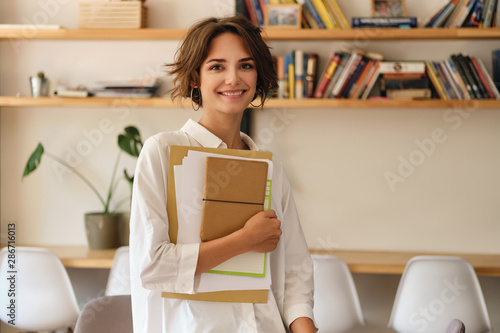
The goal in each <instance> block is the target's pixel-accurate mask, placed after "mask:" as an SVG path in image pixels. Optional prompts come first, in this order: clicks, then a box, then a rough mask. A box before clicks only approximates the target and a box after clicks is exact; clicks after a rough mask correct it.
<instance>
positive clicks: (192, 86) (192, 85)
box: [191, 82, 199, 88]
mask: <svg viewBox="0 0 500 333" xmlns="http://www.w3.org/2000/svg"><path fill="white" fill-rule="evenodd" d="M191 88H199V86H198V85H197V84H196V83H194V82H191Z"/></svg>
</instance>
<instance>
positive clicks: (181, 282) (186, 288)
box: [175, 244, 200, 294]
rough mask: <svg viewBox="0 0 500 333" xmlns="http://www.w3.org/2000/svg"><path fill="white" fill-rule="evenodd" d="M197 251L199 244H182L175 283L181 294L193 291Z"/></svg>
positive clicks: (192, 292)
mask: <svg viewBox="0 0 500 333" xmlns="http://www.w3.org/2000/svg"><path fill="white" fill-rule="evenodd" d="M199 251H200V244H182V250H181V257H180V260H179V274H178V276H177V279H176V284H175V289H176V290H177V292H179V293H183V294H194V293H195V272H196V265H197V264H198V253H199Z"/></svg>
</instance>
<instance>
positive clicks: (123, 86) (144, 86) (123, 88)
mask: <svg viewBox="0 0 500 333" xmlns="http://www.w3.org/2000/svg"><path fill="white" fill-rule="evenodd" d="M158 87H159V82H158V80H157V78H153V77H146V78H142V79H137V80H117V81H99V82H97V86H96V87H94V88H93V89H91V93H92V96H94V97H117V98H122V97H127V98H128V97H130V98H148V97H153V96H155V95H156V92H157V90H158Z"/></svg>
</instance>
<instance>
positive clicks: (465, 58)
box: [459, 54, 488, 98]
mask: <svg viewBox="0 0 500 333" xmlns="http://www.w3.org/2000/svg"><path fill="white" fill-rule="evenodd" d="M459 57H462V59H463V61H464V62H465V66H467V68H468V69H469V71H470V73H471V75H472V79H473V80H474V83H475V84H476V86H477V89H478V91H479V94H480V96H479V98H488V93H487V92H486V88H485V87H484V86H483V82H482V81H481V79H480V78H479V75H478V73H477V72H476V70H475V68H474V66H473V65H472V61H471V60H470V58H469V56H468V55H466V54H460V55H459Z"/></svg>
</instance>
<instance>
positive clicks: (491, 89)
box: [469, 56, 498, 99]
mask: <svg viewBox="0 0 500 333" xmlns="http://www.w3.org/2000/svg"><path fill="white" fill-rule="evenodd" d="M469 58H470V60H471V62H472V65H473V66H474V69H475V71H476V72H477V74H478V76H479V78H480V80H481V82H482V84H483V86H484V88H485V90H486V92H487V94H488V96H489V98H491V99H498V91H495V90H497V89H496V87H495V85H494V84H492V80H491V77H489V74H488V72H487V71H486V70H485V67H484V64H482V62H481V60H480V59H476V57H472V56H471V57H469Z"/></svg>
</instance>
